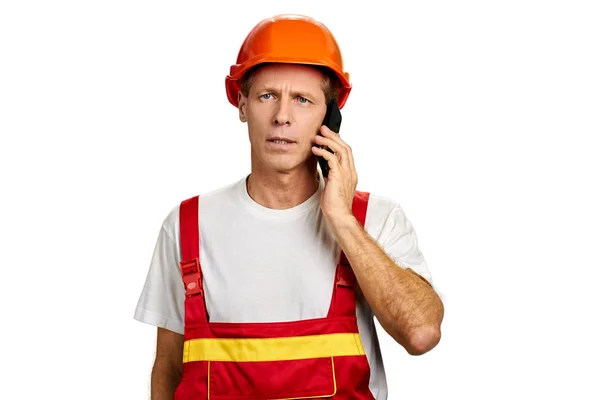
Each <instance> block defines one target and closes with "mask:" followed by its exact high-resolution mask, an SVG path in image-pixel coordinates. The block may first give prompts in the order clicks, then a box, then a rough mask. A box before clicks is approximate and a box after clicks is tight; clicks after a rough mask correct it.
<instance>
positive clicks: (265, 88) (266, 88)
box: [258, 86, 315, 99]
mask: <svg viewBox="0 0 600 400" xmlns="http://www.w3.org/2000/svg"><path fill="white" fill-rule="evenodd" d="M261 92H269V93H275V94H279V90H277V89H275V88H273V87H269V86H263V87H260V88H259V90H258V93H261ZM292 96H293V97H297V96H300V97H306V98H311V99H312V98H314V97H315V96H314V95H313V94H311V93H310V92H306V91H301V90H295V91H292Z"/></svg>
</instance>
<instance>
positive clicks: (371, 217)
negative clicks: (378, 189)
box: [365, 193, 410, 237]
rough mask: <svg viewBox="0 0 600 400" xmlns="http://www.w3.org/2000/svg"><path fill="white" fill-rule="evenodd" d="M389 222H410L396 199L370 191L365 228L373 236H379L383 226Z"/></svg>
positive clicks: (404, 223) (402, 223)
mask: <svg viewBox="0 0 600 400" xmlns="http://www.w3.org/2000/svg"><path fill="white" fill-rule="evenodd" d="M390 223H393V224H394V225H396V224H398V223H400V224H401V225H406V224H410V222H409V221H408V218H407V217H406V214H405V213H404V210H403V208H402V205H401V204H400V202H399V201H398V200H395V199H392V198H389V197H385V196H381V195H378V194H374V193H370V194H369V204H368V207H367V218H366V221H365V230H366V231H367V232H369V233H370V234H371V235H372V236H373V237H379V236H381V234H382V233H383V232H382V231H383V229H384V227H385V226H386V225H387V224H390Z"/></svg>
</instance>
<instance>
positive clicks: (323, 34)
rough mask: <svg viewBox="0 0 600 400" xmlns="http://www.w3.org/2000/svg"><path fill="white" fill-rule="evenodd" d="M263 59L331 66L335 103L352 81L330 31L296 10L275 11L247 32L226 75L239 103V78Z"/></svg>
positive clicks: (341, 101)
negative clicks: (335, 83)
mask: <svg viewBox="0 0 600 400" xmlns="http://www.w3.org/2000/svg"><path fill="white" fill-rule="evenodd" d="M262 63H291V64H305V65H319V66H323V67H327V68H329V69H330V70H332V71H333V72H334V73H335V74H336V75H337V77H338V78H339V80H340V83H341V85H340V88H339V91H338V106H339V107H340V108H342V107H343V106H344V104H345V103H346V100H347V99H348V95H349V94H350V90H351V89H352V85H351V84H350V75H349V74H348V73H347V72H345V71H344V64H343V60H342V54H341V52H340V48H339V46H338V44H337V41H336V40H335V38H334V37H333V34H332V33H331V32H330V31H329V29H328V28H327V27H326V26H325V25H323V24H322V23H320V22H318V21H316V20H314V19H313V18H310V17H306V16H303V15H296V14H283V15H277V16H275V17H273V18H267V19H264V20H262V21H261V22H259V23H258V24H257V25H256V26H255V27H254V28H253V29H252V30H251V31H250V33H249V34H248V36H247V37H246V39H245V40H244V43H242V47H241V48H240V51H239V53H238V57H237V63H236V64H234V65H232V66H231V68H230V71H229V75H227V77H226V78H225V88H226V90H227V98H228V99H229V102H230V103H231V104H233V105H234V106H236V107H237V106H238V92H239V90H240V79H241V78H242V76H243V75H244V73H245V72H247V71H248V70H249V69H250V68H252V67H254V66H256V65H258V64H262Z"/></svg>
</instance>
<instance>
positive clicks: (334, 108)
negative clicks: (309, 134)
mask: <svg viewBox="0 0 600 400" xmlns="http://www.w3.org/2000/svg"><path fill="white" fill-rule="evenodd" d="M323 125H325V126H326V127H328V128H329V129H331V130H332V131H333V132H335V133H339V132H340V126H341V125H342V113H341V112H340V109H339V107H338V104H337V100H335V99H334V100H332V101H330V102H329V104H328V105H327V112H326V113H325V118H324V119H323ZM318 135H321V133H320V132H319V133H318ZM321 136H322V135H321ZM319 147H320V148H322V149H326V150H327V151H329V152H330V153H333V151H331V149H329V147H327V146H319ZM317 160H318V161H319V166H320V167H321V171H322V172H323V178H327V176H328V175H329V165H328V164H327V160H325V159H324V158H323V157H322V156H317Z"/></svg>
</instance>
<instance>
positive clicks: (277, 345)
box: [183, 333, 365, 362]
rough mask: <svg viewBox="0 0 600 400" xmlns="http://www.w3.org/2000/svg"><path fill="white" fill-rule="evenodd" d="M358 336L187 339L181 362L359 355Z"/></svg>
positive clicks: (361, 348) (299, 358)
mask: <svg viewBox="0 0 600 400" xmlns="http://www.w3.org/2000/svg"><path fill="white" fill-rule="evenodd" d="M364 354H365V351H364V349H363V347H362V344H361V341H360V335H359V334H358V333H332V334H326V335H312V336H294V337H281V338H267V339H248V338H242V339H214V338H206V339H190V340H187V341H185V342H184V347H183V362H191V361H233V362H253V361H256V362H259V361H284V360H303V359H308V358H323V357H339V356H361V355H364Z"/></svg>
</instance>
